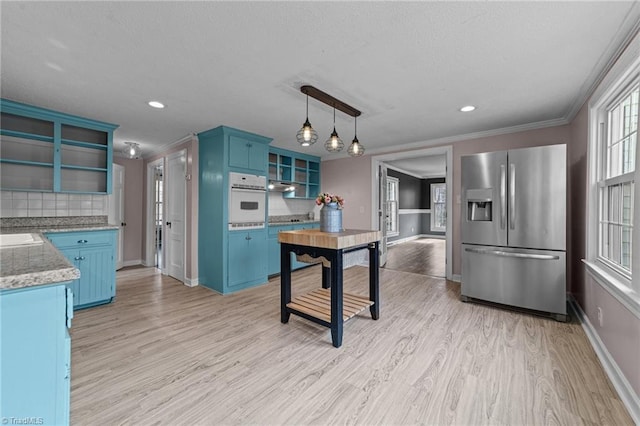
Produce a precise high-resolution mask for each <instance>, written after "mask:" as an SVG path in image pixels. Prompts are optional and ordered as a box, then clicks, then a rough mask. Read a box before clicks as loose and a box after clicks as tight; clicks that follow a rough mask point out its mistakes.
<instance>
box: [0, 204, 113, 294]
mask: <svg viewBox="0 0 640 426" xmlns="http://www.w3.org/2000/svg"><path fill="white" fill-rule="evenodd" d="M118 228H119V227H118V226H117V225H112V224H109V223H107V217H106V216H86V217H84V216H77V217H64V218H2V219H1V220H0V234H39V235H40V237H41V238H42V244H35V245H27V246H13V247H4V248H0V290H8V289H18V288H22V287H32V286H38V285H47V284H52V283H56V282H64V281H71V280H75V279H77V278H79V277H80V271H79V270H78V269H77V268H75V267H74V266H73V265H72V264H71V263H70V262H69V261H68V260H67V259H66V258H65V257H64V255H63V254H62V253H60V252H59V251H58V249H56V248H55V247H54V246H53V245H52V244H51V243H50V242H49V240H47V239H46V238H45V237H44V236H43V235H42V234H43V233H51V232H73V231H102V230H109V229H118Z"/></svg>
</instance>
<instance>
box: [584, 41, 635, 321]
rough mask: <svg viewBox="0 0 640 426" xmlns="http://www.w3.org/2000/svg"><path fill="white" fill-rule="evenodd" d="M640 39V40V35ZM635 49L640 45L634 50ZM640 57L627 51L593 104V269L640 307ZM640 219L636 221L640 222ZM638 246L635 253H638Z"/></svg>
mask: <svg viewBox="0 0 640 426" xmlns="http://www.w3.org/2000/svg"><path fill="white" fill-rule="evenodd" d="M637 40H638V41H634V42H633V43H635V45H636V46H638V45H640V39H637ZM629 51H630V52H634V51H635V52H637V50H633V49H630V50H629ZM639 103H640V57H638V56H637V55H636V54H634V53H630V54H628V55H627V54H626V53H625V54H624V55H623V56H622V57H621V58H620V59H619V60H618V62H617V63H616V64H615V65H614V66H613V68H612V69H611V70H610V71H609V73H608V74H607V76H605V77H604V79H603V82H602V83H601V84H600V86H599V87H598V88H597V89H596V91H595V92H594V94H593V95H592V98H591V101H590V103H589V162H588V176H589V181H588V182H589V192H588V210H587V224H588V227H587V246H586V249H587V251H586V259H585V264H586V266H587V272H588V273H589V274H590V275H591V276H592V277H593V278H594V279H595V280H596V281H597V282H598V283H599V284H600V285H601V286H603V288H605V289H606V290H607V291H608V292H609V293H610V294H611V295H613V296H614V297H616V298H617V299H618V300H619V301H620V302H621V303H623V304H624V305H625V306H627V307H630V309H633V310H638V311H637V312H640V280H638V279H637V278H636V277H634V274H637V273H638V270H640V256H638V253H639V252H640V242H639V241H640V232H639V231H640V230H639V229H638V224H639V223H640V214H639V213H640V211H638V209H637V208H636V205H635V204H636V200H637V199H638V197H640V188H638V187H637V186H636V180H637V179H636V177H637V174H638V170H637V169H636V165H637V164H638V161H640V160H639V158H640V153H638V150H637V144H638V109H639ZM634 224H635V225H636V226H635V227H634ZM634 251H635V253H634Z"/></svg>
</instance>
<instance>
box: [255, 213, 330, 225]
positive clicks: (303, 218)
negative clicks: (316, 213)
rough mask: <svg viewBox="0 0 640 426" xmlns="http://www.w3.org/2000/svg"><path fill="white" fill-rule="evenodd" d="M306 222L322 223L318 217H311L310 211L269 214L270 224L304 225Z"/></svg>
mask: <svg viewBox="0 0 640 426" xmlns="http://www.w3.org/2000/svg"><path fill="white" fill-rule="evenodd" d="M305 223H320V221H319V220H318V219H309V213H304V214H288V215H281V216H269V222H268V225H269V226H284V225H304V224H305Z"/></svg>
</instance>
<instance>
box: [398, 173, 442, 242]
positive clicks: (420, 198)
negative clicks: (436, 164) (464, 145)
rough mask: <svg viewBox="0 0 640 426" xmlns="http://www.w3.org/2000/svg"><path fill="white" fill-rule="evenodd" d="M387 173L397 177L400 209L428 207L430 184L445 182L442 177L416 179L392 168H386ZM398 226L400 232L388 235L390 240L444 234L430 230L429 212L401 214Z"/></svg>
mask: <svg viewBox="0 0 640 426" xmlns="http://www.w3.org/2000/svg"><path fill="white" fill-rule="evenodd" d="M387 174H388V175H389V176H391V177H395V178H397V179H398V184H399V197H400V199H399V200H398V201H399V202H398V205H399V208H400V209H430V208H431V201H430V200H431V184H432V183H443V182H445V179H444V178H437V179H418V178H416V177H413V176H409V175H407V174H404V173H401V172H398V171H396V170H393V169H388V171H387ZM398 228H399V229H398V231H399V232H400V234H399V235H397V236H395V237H389V241H390V242H392V241H396V240H401V239H404V238H409V237H413V236H416V235H420V234H429V235H442V236H444V235H445V233H444V232H431V229H430V228H431V215H430V214H429V213H410V214H401V215H399V218H398Z"/></svg>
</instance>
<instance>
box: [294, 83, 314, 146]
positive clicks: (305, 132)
mask: <svg viewBox="0 0 640 426" xmlns="http://www.w3.org/2000/svg"><path fill="white" fill-rule="evenodd" d="M296 139H298V143H299V144H300V145H302V146H309V145H313V144H314V143H316V141H317V140H318V132H316V131H315V129H314V128H313V127H311V123H309V95H307V119H306V120H305V122H304V124H303V125H302V128H301V129H300V130H298V133H297V134H296Z"/></svg>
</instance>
